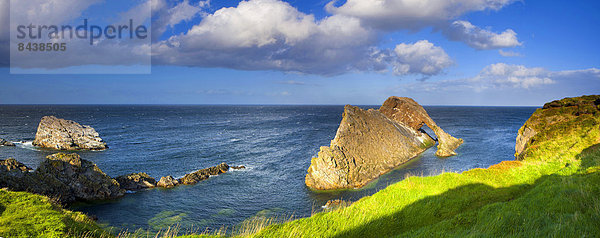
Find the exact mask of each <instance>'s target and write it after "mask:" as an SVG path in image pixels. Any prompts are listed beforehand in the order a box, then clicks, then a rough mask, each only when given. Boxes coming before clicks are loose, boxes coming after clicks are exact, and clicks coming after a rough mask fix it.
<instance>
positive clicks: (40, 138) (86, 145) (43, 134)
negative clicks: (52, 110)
mask: <svg viewBox="0 0 600 238" xmlns="http://www.w3.org/2000/svg"><path fill="white" fill-rule="evenodd" d="M33 145H35V146H39V147H43V148H48V149H56V150H103V149H106V148H108V146H106V143H104V141H102V138H100V136H99V135H98V133H97V132H96V130H94V128H92V127H90V126H82V125H80V124H79V123H77V122H74V121H70V120H65V119H59V118H56V117H54V116H45V117H42V120H41V121H40V124H39V126H38V129H37V133H36V134H35V140H34V141H33Z"/></svg>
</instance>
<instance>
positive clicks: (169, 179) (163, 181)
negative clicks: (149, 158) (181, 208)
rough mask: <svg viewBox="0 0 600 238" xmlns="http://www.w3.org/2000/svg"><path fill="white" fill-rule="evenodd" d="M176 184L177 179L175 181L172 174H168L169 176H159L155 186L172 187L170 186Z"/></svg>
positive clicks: (177, 182)
mask: <svg viewBox="0 0 600 238" xmlns="http://www.w3.org/2000/svg"><path fill="white" fill-rule="evenodd" d="M178 184H179V181H177V179H175V178H173V176H170V175H169V176H166V177H162V178H160V181H158V183H157V184H156V186H157V187H161V188H172V187H175V186H177V185H178Z"/></svg>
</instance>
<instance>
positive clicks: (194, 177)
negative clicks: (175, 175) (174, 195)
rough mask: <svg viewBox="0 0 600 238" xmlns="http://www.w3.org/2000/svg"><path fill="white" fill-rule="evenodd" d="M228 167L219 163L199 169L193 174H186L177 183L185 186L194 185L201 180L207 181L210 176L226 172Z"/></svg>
mask: <svg viewBox="0 0 600 238" xmlns="http://www.w3.org/2000/svg"><path fill="white" fill-rule="evenodd" d="M227 170H229V165H227V164H226V163H221V164H219V165H217V166H213V167H210V168H206V169H201V170H198V171H195V172H193V173H189V174H186V175H185V176H183V178H181V179H179V183H181V184H185V185H191V184H196V183H198V182H200V181H202V180H205V179H208V178H209V177H210V176H211V175H219V174H222V173H225V172H227Z"/></svg>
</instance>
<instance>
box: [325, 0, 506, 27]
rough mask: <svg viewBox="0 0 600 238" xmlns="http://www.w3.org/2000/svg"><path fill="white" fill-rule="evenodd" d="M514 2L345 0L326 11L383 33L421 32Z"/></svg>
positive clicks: (495, 0)
mask: <svg viewBox="0 0 600 238" xmlns="http://www.w3.org/2000/svg"><path fill="white" fill-rule="evenodd" d="M513 1H514V0H453V1H448V0H347V1H346V2H345V3H344V4H343V5H341V6H339V7H335V6H334V5H335V4H336V2H337V0H334V1H331V2H329V3H328V4H327V6H326V9H327V11H329V12H331V13H334V14H340V15H345V16H352V17H357V18H360V19H362V20H363V21H364V23H365V24H367V25H369V26H373V27H375V28H378V29H384V30H398V29H413V30H417V29H421V28H423V27H427V26H432V25H437V24H439V23H443V22H446V21H449V20H454V19H456V18H457V17H459V16H461V15H463V14H465V13H467V12H472V11H483V10H499V9H501V8H502V7H504V6H506V5H508V4H510V3H512V2H513Z"/></svg>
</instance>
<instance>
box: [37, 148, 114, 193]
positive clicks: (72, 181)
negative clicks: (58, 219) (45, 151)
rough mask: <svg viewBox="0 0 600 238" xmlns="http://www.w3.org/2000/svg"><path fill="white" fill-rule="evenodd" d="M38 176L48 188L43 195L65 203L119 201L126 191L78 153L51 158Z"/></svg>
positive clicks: (40, 169) (44, 162)
mask: <svg viewBox="0 0 600 238" xmlns="http://www.w3.org/2000/svg"><path fill="white" fill-rule="evenodd" d="M35 174H36V176H37V177H38V179H39V180H40V182H42V183H44V184H45V185H46V187H45V188H43V189H42V190H45V191H44V192H42V194H46V195H50V196H53V197H56V196H60V198H61V200H63V201H66V202H72V201H75V200H84V201H91V200H101V199H110V198H116V197H120V196H123V194H124V192H125V191H124V190H123V189H121V188H120V186H119V183H118V182H117V181H116V180H114V179H112V178H111V177H109V176H108V175H106V174H105V173H104V172H102V170H100V168H98V166H96V164H94V163H92V162H90V161H87V160H84V159H81V157H80V156H79V155H78V154H63V153H57V154H53V155H49V156H47V157H46V160H44V161H43V162H42V163H41V164H40V166H39V167H38V169H37V170H36V171H35Z"/></svg>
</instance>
